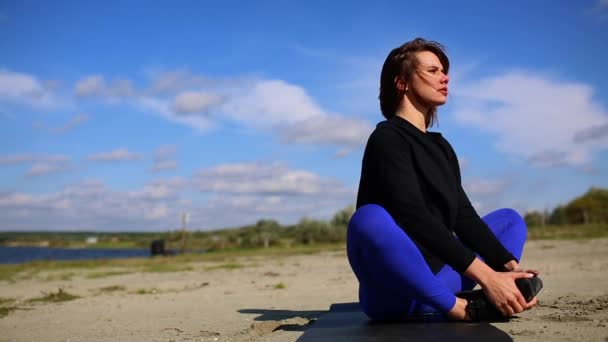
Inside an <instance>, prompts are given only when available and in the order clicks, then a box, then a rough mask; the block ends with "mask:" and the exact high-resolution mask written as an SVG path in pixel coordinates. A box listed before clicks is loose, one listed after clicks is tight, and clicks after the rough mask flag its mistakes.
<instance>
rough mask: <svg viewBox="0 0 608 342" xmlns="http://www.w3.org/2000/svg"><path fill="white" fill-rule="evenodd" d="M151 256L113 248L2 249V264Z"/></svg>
mask: <svg viewBox="0 0 608 342" xmlns="http://www.w3.org/2000/svg"><path fill="white" fill-rule="evenodd" d="M148 256H150V250H149V249H133V248H129V249H113V248H49V247H2V246H0V264H19V263H24V262H28V261H36V260H85V259H115V258H134V257H148Z"/></svg>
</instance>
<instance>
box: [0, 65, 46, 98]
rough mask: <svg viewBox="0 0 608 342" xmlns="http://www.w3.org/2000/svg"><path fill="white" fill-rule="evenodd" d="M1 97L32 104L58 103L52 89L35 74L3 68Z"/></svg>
mask: <svg viewBox="0 0 608 342" xmlns="http://www.w3.org/2000/svg"><path fill="white" fill-rule="evenodd" d="M0 99H4V100H9V101H14V102H19V103H25V104H28V105H31V106H45V107H46V106H55V105H58V101H57V99H56V98H55V96H54V94H53V93H52V92H51V90H50V89H49V88H47V87H46V86H45V85H44V82H42V81H40V80H39V79H38V78H36V77H35V76H32V75H28V74H24V73H18V72H13V71H8V70H2V69H0Z"/></svg>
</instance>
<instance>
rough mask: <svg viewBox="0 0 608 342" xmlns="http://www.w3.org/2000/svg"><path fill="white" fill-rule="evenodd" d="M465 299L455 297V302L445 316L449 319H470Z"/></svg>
mask: <svg viewBox="0 0 608 342" xmlns="http://www.w3.org/2000/svg"><path fill="white" fill-rule="evenodd" d="M466 309H467V300H466V299H462V298H458V297H456V303H455V304H454V306H453V307H452V309H451V310H450V311H448V313H447V316H448V318H449V319H450V320H453V321H470V320H471V317H469V314H468V313H467V310H466Z"/></svg>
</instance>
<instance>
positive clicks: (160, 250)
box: [150, 239, 176, 256]
mask: <svg viewBox="0 0 608 342" xmlns="http://www.w3.org/2000/svg"><path fill="white" fill-rule="evenodd" d="M175 254H176V253H175V251H172V250H168V249H165V240H162V239H159V240H154V241H152V242H151V243H150V256H157V255H162V256H167V255H175Z"/></svg>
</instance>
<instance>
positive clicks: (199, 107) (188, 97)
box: [173, 91, 222, 114]
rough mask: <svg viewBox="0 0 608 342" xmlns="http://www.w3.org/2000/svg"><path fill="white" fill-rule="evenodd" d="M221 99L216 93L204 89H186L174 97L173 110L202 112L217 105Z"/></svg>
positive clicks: (182, 112)
mask: <svg viewBox="0 0 608 342" xmlns="http://www.w3.org/2000/svg"><path fill="white" fill-rule="evenodd" d="M221 99H222V98H221V97H220V96H219V95H217V94H212V93H208V92H204V91H186V92H183V93H180V94H178V95H177V96H176V97H175V100H174V102H173V110H174V111H175V112H176V113H178V114H192V113H202V112H206V111H207V110H208V109H209V108H210V107H211V106H214V105H217V104H218V103H219V102H220V101H221Z"/></svg>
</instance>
